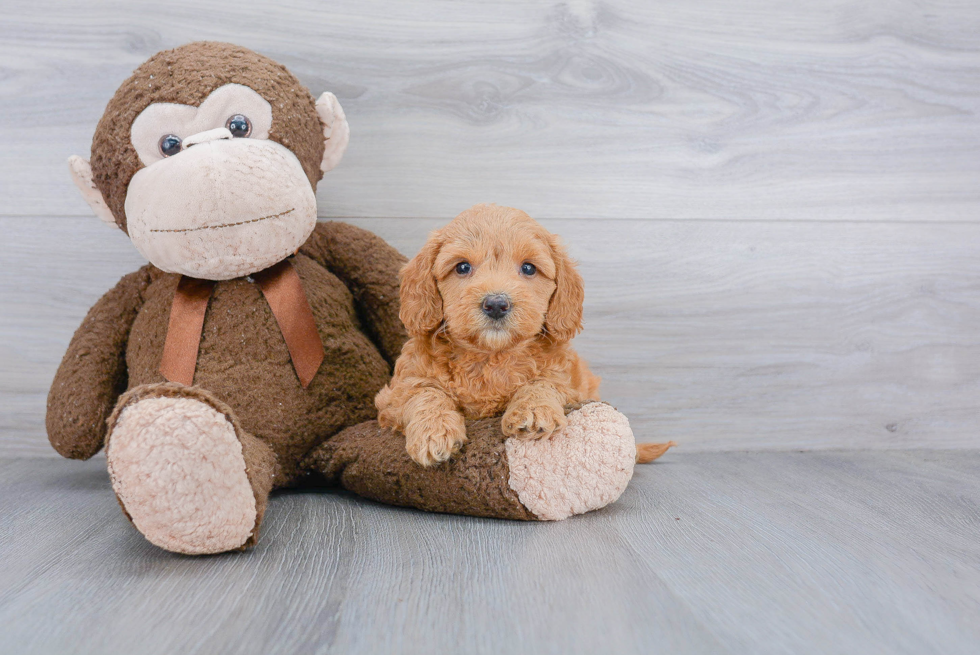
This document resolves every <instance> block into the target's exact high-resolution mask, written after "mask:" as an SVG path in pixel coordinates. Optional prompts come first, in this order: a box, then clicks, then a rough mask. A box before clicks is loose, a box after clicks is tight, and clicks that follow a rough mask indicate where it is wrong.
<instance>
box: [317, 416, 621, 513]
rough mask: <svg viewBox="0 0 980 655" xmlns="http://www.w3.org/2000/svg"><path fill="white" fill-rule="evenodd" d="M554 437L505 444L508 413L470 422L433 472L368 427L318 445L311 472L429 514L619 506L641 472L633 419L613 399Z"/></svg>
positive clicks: (399, 443)
mask: <svg viewBox="0 0 980 655" xmlns="http://www.w3.org/2000/svg"><path fill="white" fill-rule="evenodd" d="M569 410H570V411H569V414H568V426H567V427H566V428H565V429H564V430H561V431H559V432H556V433H554V434H553V435H552V436H551V437H550V438H548V439H537V440H524V439H516V438H506V437H505V436H504V435H503V433H502V431H501V429H500V417H499V416H498V417H495V418H489V419H483V420H480V421H472V422H468V423H467V426H466V429H467V435H468V436H469V441H468V443H467V444H466V446H465V447H464V448H463V451H462V452H461V453H460V454H459V455H458V456H456V457H454V458H453V459H452V460H451V461H448V462H443V463H442V464H439V465H438V466H433V467H430V468H424V467H422V466H420V465H418V464H416V463H415V462H413V461H412V460H411V459H410V458H409V456H408V453H407V452H406V451H405V437H404V436H402V435H401V434H398V433H395V432H392V431H391V430H386V429H381V428H380V427H379V426H378V424H377V422H375V421H368V422H366V423H361V424H359V425H355V426H353V427H350V428H348V429H346V430H344V431H343V432H341V433H339V434H337V435H336V436H334V437H332V438H331V439H329V440H328V441H327V442H325V443H324V444H322V445H320V446H318V447H317V448H316V449H315V450H314V451H313V452H312V453H311V454H310V456H309V457H307V460H306V462H305V465H306V467H307V468H308V469H309V470H311V471H314V472H318V473H320V474H322V475H324V476H325V477H326V478H327V480H328V481H329V482H332V483H335V484H340V485H342V486H343V487H344V488H346V489H348V490H350V491H353V492H354V493H357V494H359V495H361V496H365V497H367V498H372V499H374V500H377V501H380V502H383V503H388V504H391V505H404V506H409V507H416V508H418V509H423V510H427V511H430V512H446V513H452V514H468V515H471V516H487V517H495V518H506V519H521V520H529V521H530V520H558V519H564V518H567V517H569V516H572V515H573V514H582V513H584V512H588V511H590V510H593V509H598V508H600V507H604V506H606V505H608V504H609V503H612V502H613V501H615V500H616V499H617V498H619V496H620V494H621V493H623V490H624V489H625V488H626V484H627V483H628V482H629V480H630V477H632V475H633V464H634V462H635V458H636V444H635V442H634V441H633V432H632V430H630V426H629V422H628V421H627V420H626V417H625V416H623V415H622V414H620V413H619V412H618V411H616V410H615V409H613V408H612V407H611V406H609V405H607V404H605V403H598V402H593V403H588V404H585V405H584V406H582V407H580V408H569Z"/></svg>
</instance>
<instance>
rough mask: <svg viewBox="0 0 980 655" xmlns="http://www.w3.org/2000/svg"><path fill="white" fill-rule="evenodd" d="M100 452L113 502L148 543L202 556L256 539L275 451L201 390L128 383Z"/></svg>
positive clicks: (253, 541)
mask: <svg viewBox="0 0 980 655" xmlns="http://www.w3.org/2000/svg"><path fill="white" fill-rule="evenodd" d="M106 458H107V459H108V462H109V477H110V478H111V479H112V488H113V489H114V490H115V492H116V497H117V498H118V499H119V504H120V505H122V507H123V510H124V511H125V512H126V515H127V516H128V517H129V518H130V520H131V521H132V522H133V525H135V526H136V529H137V530H139V531H140V532H141V533H142V534H143V536H145V537H146V538H147V539H148V540H149V541H150V542H152V543H153V544H155V545H157V546H159V547H161V548H165V549H166V550H170V551H173V552H177V553H185V554H188V555H202V554H207V553H221V552H224V551H228V550H243V549H245V548H248V547H249V546H251V545H253V544H254V543H255V541H256V539H257V538H258V533H259V525H260V524H261V522H262V515H263V513H264V512H265V506H266V500H267V499H268V496H269V491H270V489H271V488H272V481H273V477H274V471H275V469H276V458H275V455H274V454H273V453H272V450H271V449H270V448H269V447H268V446H267V445H266V444H265V443H263V442H262V441H260V440H259V439H257V438H256V437H254V436H252V435H250V434H249V433H247V432H245V431H244V430H243V429H242V428H241V426H240V425H238V421H237V420H236V419H235V417H234V415H233V414H232V411H231V409H230V408H229V407H228V406H227V405H225V404H224V403H222V402H221V401H219V400H217V399H216V398H214V397H213V396H211V394H209V393H208V392H207V391H205V390H203V389H201V388H199V387H185V386H183V385H180V384H173V383H165V384H151V385H144V386H140V387H136V388H134V389H131V390H130V391H128V392H127V393H126V394H124V395H123V396H122V397H121V398H120V399H119V403H118V404H117V405H116V409H115V411H114V412H113V414H112V416H111V417H110V418H109V437H108V443H107V446H106Z"/></svg>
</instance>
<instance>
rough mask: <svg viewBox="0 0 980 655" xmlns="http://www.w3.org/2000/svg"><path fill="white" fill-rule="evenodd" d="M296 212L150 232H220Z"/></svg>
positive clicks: (289, 211)
mask: <svg viewBox="0 0 980 655" xmlns="http://www.w3.org/2000/svg"><path fill="white" fill-rule="evenodd" d="M294 211H296V208H295V207H293V208H292V209H287V210H286V211H284V212H279V213H278V214H269V215H268V216H262V217H260V218H250V219H248V220H247V221H237V222H235V223H221V224H220V225H202V226H201V227H183V228H174V229H170V230H164V229H158V230H150V232H197V231H199V230H220V229H222V228H226V227H235V226H236V225H248V224H249V223H258V222H260V221H267V220H269V219H270V218H279V217H280V216H285V215H286V214H289V213H292V212H294Z"/></svg>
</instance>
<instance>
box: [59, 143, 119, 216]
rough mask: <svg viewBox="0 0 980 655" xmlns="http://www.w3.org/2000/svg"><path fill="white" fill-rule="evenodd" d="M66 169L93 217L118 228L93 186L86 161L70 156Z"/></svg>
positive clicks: (89, 166) (99, 192)
mask: <svg viewBox="0 0 980 655" xmlns="http://www.w3.org/2000/svg"><path fill="white" fill-rule="evenodd" d="M68 168H69V170H71V179H72V182H74V183H75V186H77V187H78V190H79V191H81V192H82V198H84V199H85V202H87V203H88V206H89V207H91V208H92V211H94V212H95V215H96V216H98V217H99V219H101V220H102V222H103V223H105V224H106V225H110V226H112V227H115V228H118V227H119V225H118V224H117V223H116V218H115V217H114V216H113V215H112V210H111V209H109V206H108V205H107V204H105V199H104V198H103V197H102V192H101V191H99V188H98V187H97V186H95V182H93V181H92V166H91V165H90V164H89V163H88V160H87V159H82V158H81V157H79V156H78V155H72V156H71V157H69V158H68Z"/></svg>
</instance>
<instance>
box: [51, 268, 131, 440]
mask: <svg viewBox="0 0 980 655" xmlns="http://www.w3.org/2000/svg"><path fill="white" fill-rule="evenodd" d="M149 283H150V267H149V266H144V267H143V268H141V269H140V270H138V271H135V272H133V273H130V274H129V275H126V276H125V277H123V278H122V279H121V280H119V283H118V284H116V286H115V287H113V288H112V289H111V290H110V291H109V292H108V293H106V294H105V295H104V296H102V298H100V299H99V301H98V302H97V303H95V305H93V306H92V309H90V310H89V311H88V315H86V316H85V320H84V321H82V324H81V325H80V326H79V328H78V330H76V331H75V336H73V337H72V339H71V343H70V344H69V345H68V351H67V352H66V353H65V356H64V358H63V359H62V360H61V366H60V367H58V372H57V373H56V374H55V376H54V382H52V383H51V390H50V391H49V392H48V411H47V419H46V423H47V428H48V440H50V441H51V445H52V446H54V449H55V450H57V451H58V452H59V453H60V454H61V455H63V456H64V457H70V458H72V459H88V458H89V457H91V456H92V455H94V454H95V453H97V452H99V450H100V449H101V448H102V445H103V442H104V441H105V433H106V419H107V418H108V417H109V414H111V413H112V409H113V407H114V406H115V404H116V400H117V399H118V398H119V395H120V394H121V393H122V392H123V391H125V390H126V384H127V382H128V377H127V374H126V343H127V341H128V340H129V331H130V329H131V328H132V326H133V321H135V320H136V314H137V312H138V311H139V309H140V307H141V306H142V305H143V292H144V290H145V289H146V287H147V286H148V285H149Z"/></svg>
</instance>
